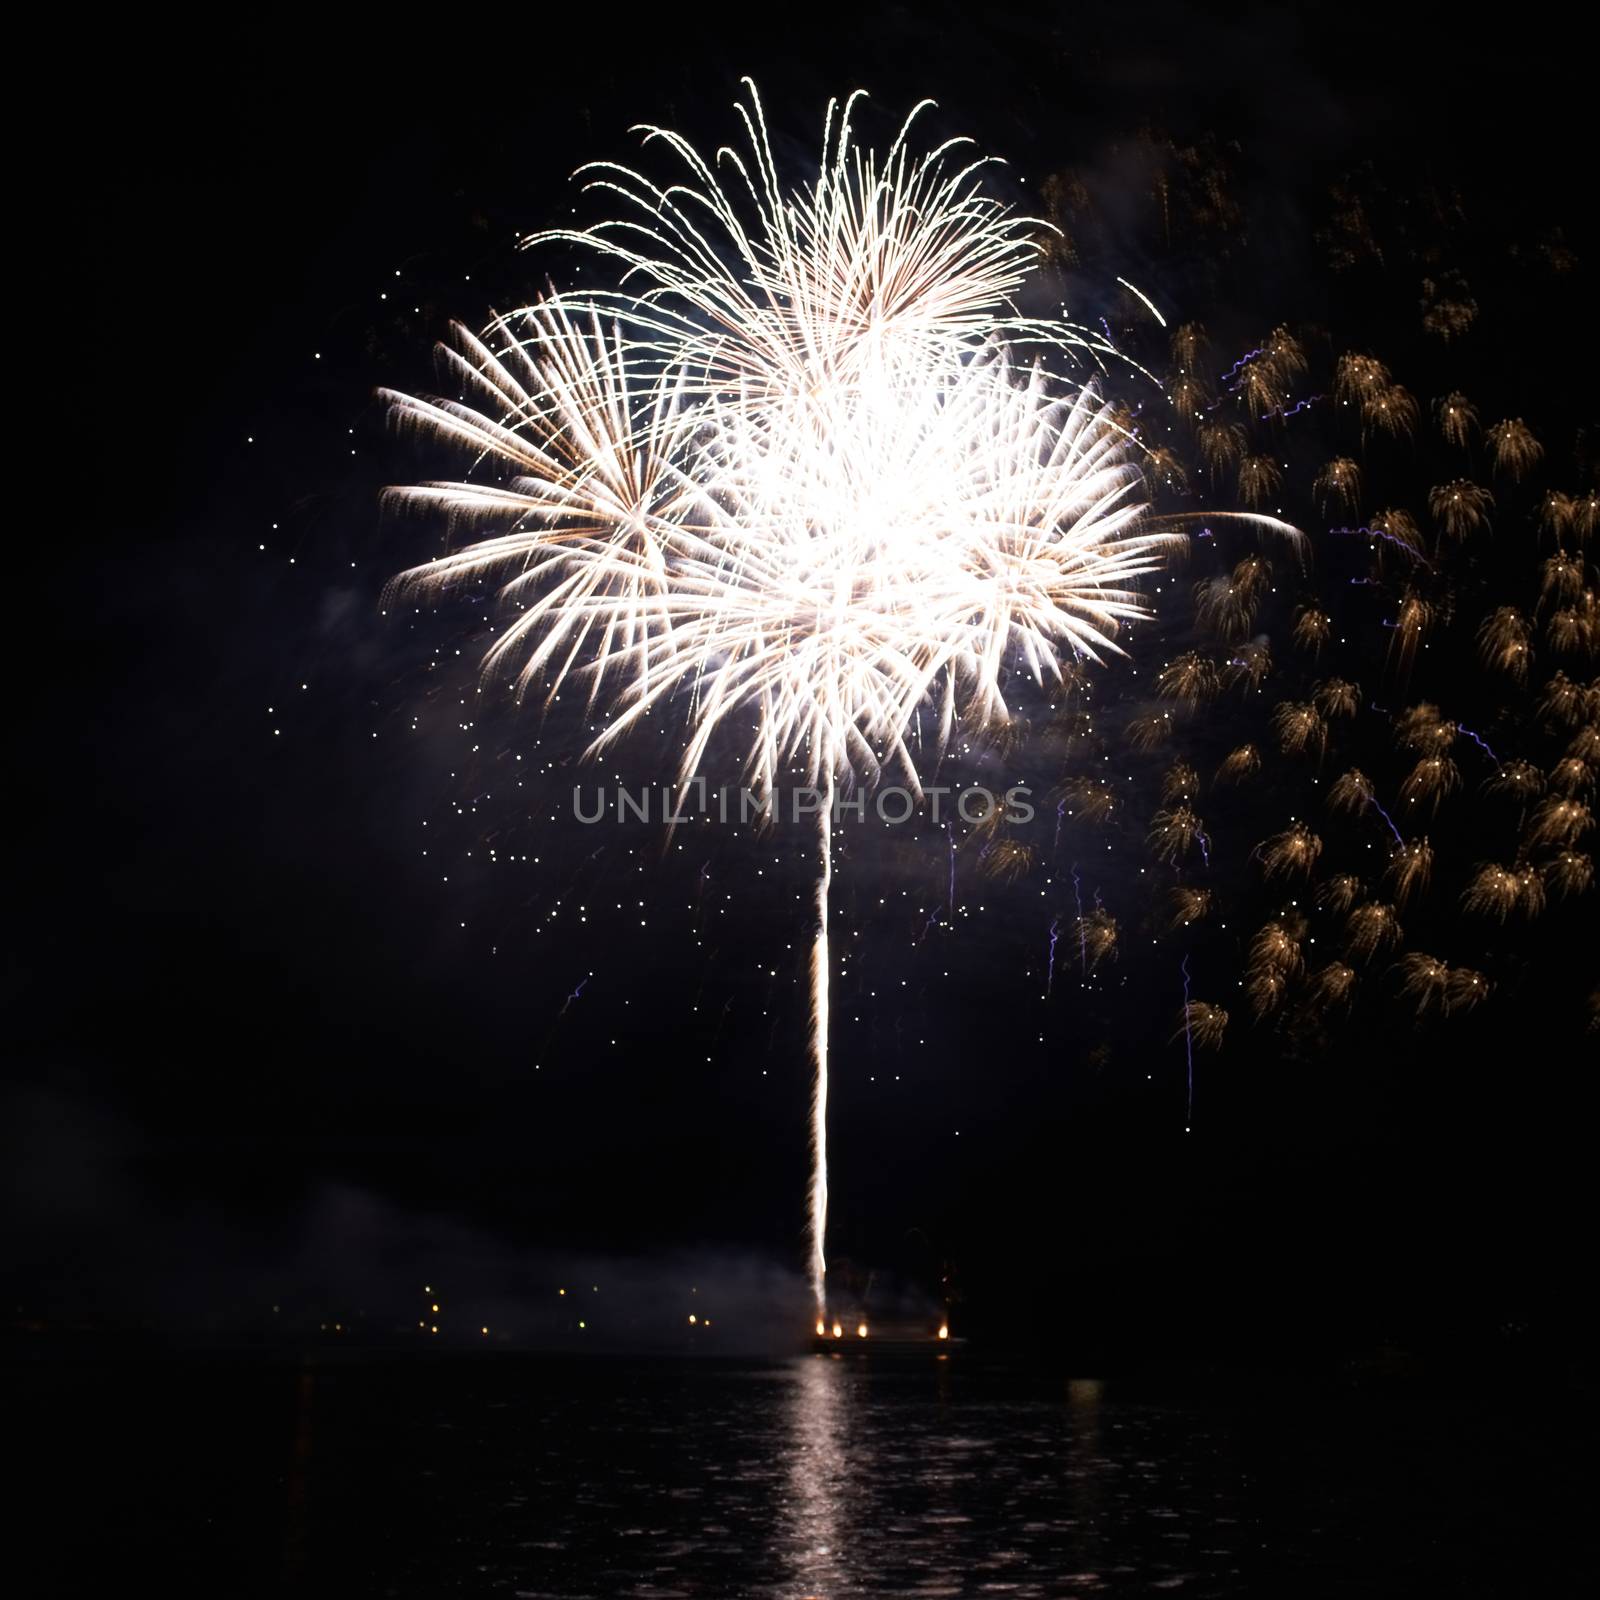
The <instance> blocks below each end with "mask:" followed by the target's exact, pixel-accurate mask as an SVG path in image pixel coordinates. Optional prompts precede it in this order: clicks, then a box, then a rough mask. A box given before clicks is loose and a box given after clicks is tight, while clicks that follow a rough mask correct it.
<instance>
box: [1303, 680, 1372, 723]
mask: <svg viewBox="0 0 1600 1600" xmlns="http://www.w3.org/2000/svg"><path fill="white" fill-rule="evenodd" d="M1311 699H1312V702H1313V704H1314V705H1315V706H1316V708H1317V710H1318V711H1320V712H1321V713H1322V715H1323V716H1325V717H1329V718H1332V717H1353V716H1355V714H1356V713H1357V712H1358V711H1359V710H1360V709H1361V685H1360V684H1359V683H1351V682H1349V681H1348V680H1347V679H1344V678H1324V679H1323V680H1322V681H1321V682H1320V683H1315V684H1313V685H1312V686H1311Z"/></svg>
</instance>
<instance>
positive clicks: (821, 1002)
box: [811, 767, 834, 1328]
mask: <svg viewBox="0 0 1600 1600" xmlns="http://www.w3.org/2000/svg"><path fill="white" fill-rule="evenodd" d="M833 794H834V779H833V769H832V768H831V767H830V768H829V769H828V785H827V789H826V790H825V791H824V795H823V805H822V811H821V814H820V815H819V817H818V821H817V833H818V844H819V852H820V855H821V858H822V862H821V866H822V870H821V872H820V873H819V874H818V876H817V932H816V937H815V938H814V939H813V940H812V944H811V1074H812V1075H811V1292H812V1294H813V1295H814V1296H815V1298H816V1302H817V1318H818V1327H819V1328H820V1327H822V1325H823V1323H822V1319H823V1318H824V1317H825V1316H826V1315H827V1308H828V1295H827V1273H828V1259H827V1253H826V1242H827V1237H828V981H829V977H830V973H831V962H830V960H829V956H828V891H829V889H830V888H831V887H832V884H833Z"/></svg>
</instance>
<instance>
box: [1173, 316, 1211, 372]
mask: <svg viewBox="0 0 1600 1600" xmlns="http://www.w3.org/2000/svg"><path fill="white" fill-rule="evenodd" d="M1210 342H1211V341H1210V339H1209V338H1208V337H1207V335H1206V330H1205V329H1204V328H1203V327H1201V326H1200V324H1199V323H1198V322H1185V323H1181V324H1180V325H1179V326H1178V327H1176V328H1174V329H1173V330H1172V360H1173V364H1174V365H1175V366H1177V367H1178V368H1179V370H1180V371H1183V372H1193V371H1194V369H1195V368H1196V367H1197V366H1199V364H1200V354H1201V352H1202V351H1203V350H1204V349H1205V348H1206V346H1207V345H1208V344H1210Z"/></svg>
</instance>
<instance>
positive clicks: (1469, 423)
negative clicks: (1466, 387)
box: [1433, 392, 1478, 449]
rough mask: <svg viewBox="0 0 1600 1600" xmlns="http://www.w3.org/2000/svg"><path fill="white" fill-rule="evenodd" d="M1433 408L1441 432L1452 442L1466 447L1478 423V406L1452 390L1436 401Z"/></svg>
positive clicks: (1459, 446)
mask: <svg viewBox="0 0 1600 1600" xmlns="http://www.w3.org/2000/svg"><path fill="white" fill-rule="evenodd" d="M1433 410H1434V415H1435V416H1436V417H1438V419H1439V432H1440V433H1442V434H1443V435H1444V437H1445V439H1446V440H1447V441H1448V442H1449V443H1450V444H1453V445H1456V446H1457V447H1458V448H1461V449H1465V448H1466V446H1467V443H1468V442H1469V440H1470V439H1471V436H1472V430H1473V429H1474V428H1475V427H1477V425H1478V408H1477V407H1476V406H1475V405H1473V403H1472V402H1471V401H1470V400H1469V399H1467V397H1466V396H1465V395H1464V394H1459V393H1454V392H1452V393H1450V394H1447V395H1445V396H1444V397H1443V399H1440V400H1436V401H1434V404H1433Z"/></svg>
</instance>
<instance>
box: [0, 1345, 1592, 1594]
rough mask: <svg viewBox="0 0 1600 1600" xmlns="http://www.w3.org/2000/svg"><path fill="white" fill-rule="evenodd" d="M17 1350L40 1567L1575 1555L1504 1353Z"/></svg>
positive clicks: (1547, 1437)
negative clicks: (1192, 1363) (1230, 1378)
mask: <svg viewBox="0 0 1600 1600" xmlns="http://www.w3.org/2000/svg"><path fill="white" fill-rule="evenodd" d="M8 1379H9V1380H10V1383H11V1385H12V1386H13V1387H14V1389H15V1391H16V1401H15V1404H14V1405H13V1407H12V1408H11V1418H12V1424H13V1444H14V1445H16V1446H17V1447H18V1459H20V1460H21V1461H23V1462H24V1463H26V1466H27V1473H26V1476H27V1480H28V1488H27V1490H26V1491H25V1501H24V1504H25V1506H27V1505H28V1502H27V1496H28V1495H31V1496H32V1497H33V1501H34V1503H33V1504H32V1505H31V1506H28V1516H27V1518H26V1519H25V1528H26V1529H27V1531H31V1532H36V1533H38V1534H39V1537H40V1544H41V1549H42V1552H43V1555H44V1557H45V1563H46V1565H45V1568H44V1571H45V1572H46V1574H47V1578H46V1581H45V1582H44V1584H43V1585H42V1586H41V1587H40V1588H39V1589H38V1590H37V1591H36V1592H39V1593H84V1592H103V1593H124V1592H125V1593H145V1592H151V1593H162V1594H167V1595H175V1594H189V1593H195V1594H207V1595H214V1596H229V1595H261V1594H277V1593H289V1594H328V1595H342V1596H366V1595H395V1596H408V1597H409V1596H440V1595H455V1594H469V1595H496V1596H519V1597H527V1600H532V1597H546V1596H548V1597H559V1600H575V1597H578V1596H592V1597H595V1600H622V1597H634V1596H638V1597H662V1600H664V1597H668V1596H729V1597H744V1596H750V1597H757V1596H773V1597H783V1600H793V1597H801V1596H821V1597H827V1600H837V1597H842V1596H849V1595H870V1596H903V1597H907V1600H910V1597H922V1596H926V1597H933V1596H980V1595H1000V1596H1016V1597H1018V1600H1022V1597H1033V1596H1057V1595H1091V1594H1093V1595H1156V1594H1162V1595H1164V1594H1176V1595H1187V1596H1212V1595H1238V1594H1245V1593H1250V1594H1276V1595H1283V1596H1322V1595H1330V1596H1332V1595H1356V1594H1361V1595H1367V1594H1378V1595H1390V1594H1392V1595H1427V1594H1440V1595H1451V1596H1463V1595H1472V1596H1476V1595H1485V1596H1487V1595H1494V1596H1505V1595H1520V1594H1543V1595H1551V1594H1567V1593H1576V1592H1579V1587H1580V1582H1583V1570H1584V1569H1582V1568H1580V1566H1579V1564H1578V1555H1577V1551H1576V1546H1577V1540H1576V1538H1575V1536H1574V1535H1575V1530H1577V1529H1579V1528H1581V1527H1582V1526H1583V1525H1585V1523H1586V1522H1587V1521H1588V1520H1589V1515H1590V1513H1589V1509H1588V1505H1587V1501H1586V1498H1585V1495H1584V1491H1583V1490H1582V1489H1581V1487H1580V1486H1579V1485H1578V1484H1577V1483H1575V1481H1574V1479H1573V1478H1572V1476H1571V1474H1570V1467H1569V1465H1568V1463H1569V1461H1570V1460H1571V1459H1572V1457H1573V1456H1574V1455H1575V1453H1576V1452H1575V1451H1573V1450H1572V1440H1571V1439H1570V1438H1569V1437H1568V1434H1569V1433H1570V1432H1571V1431H1573V1430H1575V1429H1576V1427H1577V1423H1576V1420H1575V1419H1574V1417H1573V1416H1572V1413H1571V1412H1570V1411H1567V1410H1564V1408H1563V1407H1562V1406H1561V1405H1560V1404H1558V1403H1553V1402H1551V1401H1550V1400H1549V1399H1548V1397H1546V1398H1544V1399H1539V1400H1535V1399H1534V1398H1533V1397H1532V1396H1531V1395H1526V1394H1518V1393H1517V1392H1515V1390H1516V1385H1515V1383H1514V1382H1512V1381H1510V1380H1508V1379H1506V1378H1504V1377H1496V1376H1494V1375H1492V1374H1485V1375H1483V1376H1482V1377H1481V1378H1474V1379H1465V1380H1461V1381H1458V1382H1456V1383H1451V1384H1445V1383H1442V1382H1428V1383H1426V1384H1424V1383H1419V1382H1393V1381H1391V1382H1386V1383H1368V1384H1353V1383H1339V1382H1332V1381H1330V1382H1328V1383H1326V1384H1321V1385H1311V1384H1303V1383H1297V1384H1288V1383H1273V1384H1270V1385H1263V1384H1259V1383H1257V1384H1253V1385H1251V1386H1249V1387H1247V1388H1246V1387H1241V1386H1239V1385H1237V1384H1224V1383H1220V1382H1217V1381H1214V1380H1212V1381H1205V1382H1200V1381H1197V1380H1186V1381H1184V1382H1183V1383H1181V1384H1178V1383H1174V1384H1169V1385H1156V1386H1152V1385H1150V1384H1143V1385H1141V1384H1135V1383H1121V1382H1115V1381H1107V1382H1101V1381H1096V1380H1093V1379H1075V1380H1068V1379H1064V1378H1056V1377H1049V1376H1044V1375H1042V1374H1039V1373H1037V1372H1033V1371H1030V1370H1026V1369H1021V1368H1010V1367H1006V1366H1003V1365H996V1364H993V1363H987V1364H985V1363H981V1362H979V1361H978V1360H976V1359H975V1358H972V1357H969V1356H967V1355H966V1354H965V1353H964V1352H961V1351H954V1352H952V1353H951V1354H950V1357H949V1358H948V1359H944V1360H940V1359H938V1358H937V1357H935V1356H933V1355H932V1354H929V1355H927V1356H926V1357H923V1356H918V1357H916V1358H914V1359H913V1358H908V1357H904V1356H899V1357H896V1356H890V1355H887V1354H868V1353H865V1352H859V1351H857V1352H852V1353H851V1355H850V1356H849V1357H838V1356H804V1357H797V1358H795V1359H792V1360H787V1361H771V1362H711V1361H699V1360H688V1359H683V1360H671V1359H668V1360H660V1361H653V1362H646V1361H623V1360H592V1361H584V1360H579V1359H575V1358H542V1357H522V1358H515V1357H507V1358H493V1359H484V1360H477V1361H474V1360H468V1359H461V1360H440V1361H437V1362H427V1361H417V1362H405V1361H390V1362H373V1363H367V1364H361V1363H350V1364H340V1365H323V1366H318V1367H303V1368H298V1369H295V1368H283V1367H278V1368H263V1367H247V1366H240V1365H237V1364H229V1363H187V1364H179V1363H163V1362H151V1363H145V1364H131V1363H130V1364H126V1365H123V1366H120V1367H119V1366H101V1367H78V1368H65V1367H39V1368H35V1369H32V1370H29V1369H27V1368H22V1369H18V1368H13V1369H12V1370H11V1371H10V1373H9V1374H8ZM19 1420H20V1428H21V1433H20V1436H19V1434H18V1432H17V1427H18V1424H19ZM47 1529H48V1530H49V1531H48V1532H46V1531H45V1530H47ZM91 1567H92V1568H93V1569H94V1571H95V1574H96V1575H97V1578H98V1581H99V1583H100V1584H101V1585H102V1587H99V1588H97V1589H95V1590H94V1591H90V1590H88V1589H86V1588H82V1587H80V1584H82V1583H84V1582H85V1581H86V1579H87V1574H88V1571H89V1569H90V1568H91ZM1583 1586H1584V1587H1586V1586H1587V1585H1586V1582H1584V1584H1583Z"/></svg>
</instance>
